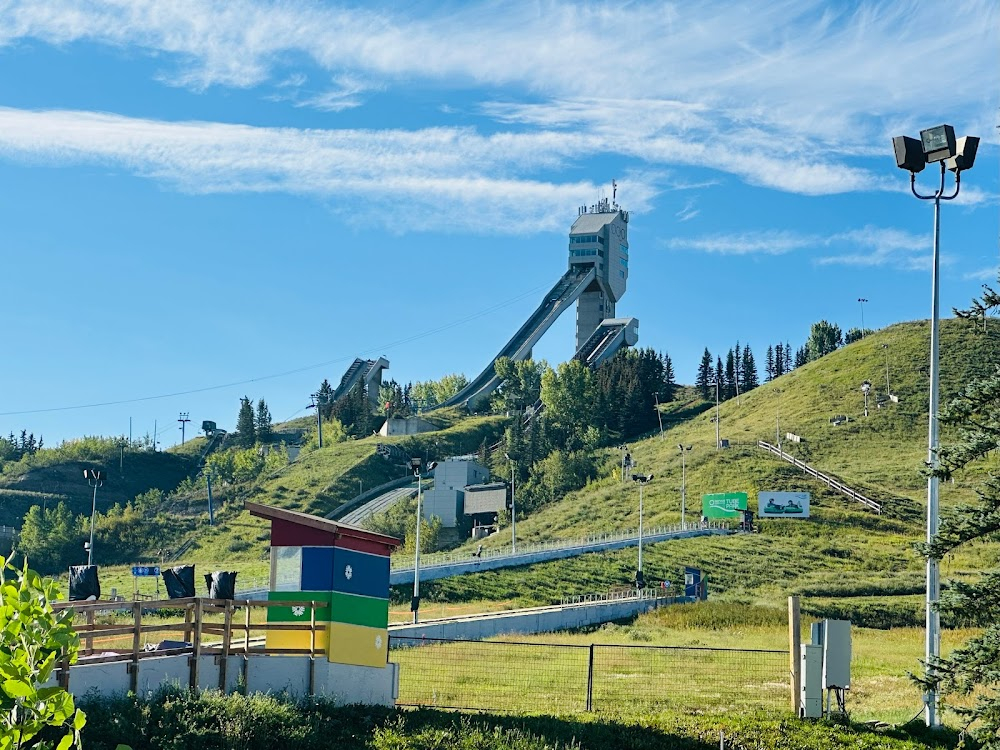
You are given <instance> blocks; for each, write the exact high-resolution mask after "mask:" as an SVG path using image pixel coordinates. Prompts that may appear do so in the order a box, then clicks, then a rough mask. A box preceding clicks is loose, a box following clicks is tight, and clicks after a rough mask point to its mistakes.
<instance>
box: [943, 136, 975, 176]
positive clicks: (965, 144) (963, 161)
mask: <svg viewBox="0 0 1000 750" xmlns="http://www.w3.org/2000/svg"><path fill="white" fill-rule="evenodd" d="M978 150H979V137H978V136H975V135H963V136H962V137H961V138H959V139H958V142H957V143H956V145H955V155H954V156H952V157H951V158H950V159H947V160H946V161H945V163H944V165H945V167H947V168H948V169H950V170H951V171H952V172H955V173H958V172H961V171H963V170H966V169H972V165H973V164H975V163H976V152H977V151H978Z"/></svg>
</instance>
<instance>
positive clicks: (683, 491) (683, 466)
mask: <svg viewBox="0 0 1000 750" xmlns="http://www.w3.org/2000/svg"><path fill="white" fill-rule="evenodd" d="M677 447H678V448H679V449H680V452H681V530H682V531H687V462H686V461H685V460H684V458H685V455H686V454H687V452H688V451H690V450H691V448H692V447H693V446H691V445H684V443H678V444H677Z"/></svg>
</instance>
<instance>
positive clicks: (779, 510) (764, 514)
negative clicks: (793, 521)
mask: <svg viewBox="0 0 1000 750" xmlns="http://www.w3.org/2000/svg"><path fill="white" fill-rule="evenodd" d="M757 517H758V518H809V493H808V492H761V493H759V494H758V495H757Z"/></svg>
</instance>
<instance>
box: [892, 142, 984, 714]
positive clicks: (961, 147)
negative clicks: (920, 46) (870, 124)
mask: <svg viewBox="0 0 1000 750" xmlns="http://www.w3.org/2000/svg"><path fill="white" fill-rule="evenodd" d="M892 145H893V151H894V152H895V156H896V166H898V167H899V168H900V169H906V170H908V171H909V172H910V192H912V193H913V195H914V196H915V197H917V198H919V199H920V200H931V201H934V241H933V250H932V252H933V259H932V263H931V370H930V398H929V404H928V418H927V421H928V426H927V463H928V464H929V465H930V468H931V474H930V476H929V477H928V479H927V543H928V544H930V543H931V542H932V541H933V540H934V537H935V536H937V533H938V522H939V509H938V477H937V474H936V472H937V469H938V468H939V466H940V463H939V461H938V449H939V436H938V403H939V398H940V394H939V389H940V373H939V365H940V353H939V349H940V331H939V327H940V325H939V324H940V300H939V273H938V271H939V265H940V264H939V258H940V242H941V201H950V200H953V199H954V198H956V197H957V196H958V191H959V190H960V189H961V173H962V171H963V170H965V169H970V168H971V167H972V165H973V163H974V162H975V158H976V150H977V149H978V146H979V139H978V138H976V137H975V136H965V137H963V138H959V139H956V138H955V130H954V128H952V127H951V126H950V125H940V126H938V127H936V128H930V129H928V130H923V131H921V132H920V140H917V139H915V138H909V137H907V136H898V137H896V138H893V139H892ZM933 162H940V163H941V176H940V181H939V183H938V188H937V190H935V191H934V192H933V193H932V194H930V195H921V194H920V193H918V192H917V188H916V180H917V172H920V171H921V170H923V168H924V167H925V166H926V165H927V164H928V163H933ZM946 169H950V170H952V171H953V172H954V173H955V191H954V192H953V193H952V194H951V195H945V194H944V182H945V179H944V178H945V170H946ZM940 593H941V581H940V569H939V565H938V561H937V560H936V559H934V558H933V557H928V558H927V597H926V639H925V648H924V661H925V665H926V666H925V669H926V673H925V676H926V677H928V678H933V677H935V676H936V674H935V666H934V664H935V662H936V661H937V660H938V658H939V657H940V655H941V621H940V616H939V614H938V612H937V602H938V598H939V596H940ZM924 721H925V723H926V724H927V726H929V727H937V726H939V725H940V723H941V718H940V716H939V712H938V692H937V690H936V689H935V688H933V687H932V688H930V689H928V691H927V692H926V693H925V694H924Z"/></svg>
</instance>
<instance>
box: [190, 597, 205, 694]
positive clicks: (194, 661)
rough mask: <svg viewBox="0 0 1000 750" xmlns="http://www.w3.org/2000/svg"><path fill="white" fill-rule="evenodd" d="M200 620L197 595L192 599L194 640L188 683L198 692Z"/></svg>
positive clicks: (200, 600)
mask: <svg viewBox="0 0 1000 750" xmlns="http://www.w3.org/2000/svg"><path fill="white" fill-rule="evenodd" d="M201 621H202V599H201V597H198V598H197V599H195V600H194V640H193V641H192V645H193V649H192V653H191V679H190V683H189V685H188V687H189V689H190V690H192V691H193V692H198V666H199V662H200V660H201Z"/></svg>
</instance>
